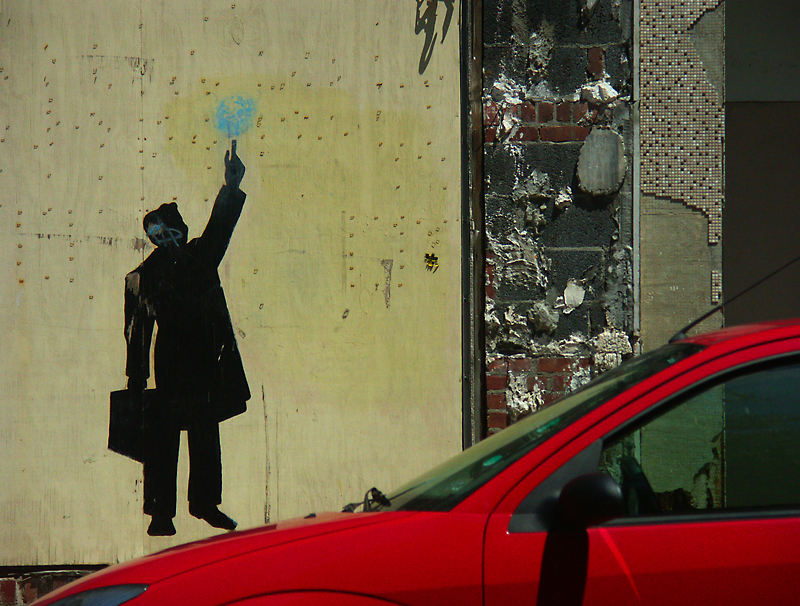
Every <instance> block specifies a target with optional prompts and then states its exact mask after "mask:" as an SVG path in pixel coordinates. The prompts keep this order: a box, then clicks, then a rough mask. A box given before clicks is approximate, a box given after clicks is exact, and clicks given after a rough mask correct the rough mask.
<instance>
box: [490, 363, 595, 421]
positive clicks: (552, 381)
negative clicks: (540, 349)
mask: <svg viewBox="0 0 800 606" xmlns="http://www.w3.org/2000/svg"><path fill="white" fill-rule="evenodd" d="M592 366H593V364H592V359H591V358H563V357H550V358H530V357H525V356H496V357H495V358H494V359H493V360H492V361H491V362H489V363H488V364H487V367H486V409H487V436H488V435H492V434H495V433H497V432H498V431H500V430H501V429H505V428H506V427H508V425H510V424H511V423H512V422H514V421H517V420H519V419H520V418H521V417H524V416H526V415H527V414H530V413H531V412H533V410H534V409H539V408H543V407H546V406H549V405H550V404H552V403H553V402H555V401H556V400H558V399H559V398H561V397H562V396H564V395H566V394H567V393H569V392H570V391H573V390H574V389H576V388H577V387H579V386H580V385H582V384H583V383H584V382H585V381H586V380H587V379H588V377H589V373H590V372H591V369H592ZM512 382H516V383H520V382H522V383H524V384H525V385H526V387H527V394H529V398H526V401H528V402H530V404H531V407H530V408H526V409H522V410H520V409H519V408H518V407H515V406H514V404H515V402H514V400H515V399H518V397H519V394H514V393H512V392H511V391H510V389H509V388H510V385H511V383H512Z"/></svg>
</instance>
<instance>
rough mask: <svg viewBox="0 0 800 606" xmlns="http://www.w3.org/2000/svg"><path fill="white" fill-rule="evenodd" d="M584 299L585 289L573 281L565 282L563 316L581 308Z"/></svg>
mask: <svg viewBox="0 0 800 606" xmlns="http://www.w3.org/2000/svg"><path fill="white" fill-rule="evenodd" d="M584 297H586V289H585V288H584V287H583V286H581V285H580V284H579V283H578V282H576V281H575V280H567V287H566V288H565V289H564V314H570V313H572V312H573V311H574V310H575V309H577V308H578V307H580V306H581V304H582V303H583V299H584Z"/></svg>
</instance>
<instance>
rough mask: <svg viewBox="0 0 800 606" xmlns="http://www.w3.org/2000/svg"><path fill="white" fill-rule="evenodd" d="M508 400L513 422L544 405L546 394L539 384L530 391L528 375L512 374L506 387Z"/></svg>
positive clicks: (509, 412)
mask: <svg viewBox="0 0 800 606" xmlns="http://www.w3.org/2000/svg"><path fill="white" fill-rule="evenodd" d="M506 402H507V404H508V414H509V417H510V420H511V422H512V423H513V422H515V421H517V420H518V419H520V418H521V417H524V416H525V415H528V414H530V413H532V412H533V411H534V410H536V409H538V408H539V407H540V406H542V404H543V403H544V395H543V394H542V390H541V389H540V388H539V386H538V385H534V386H533V391H528V379H527V376H526V375H516V374H510V375H509V376H508V388H507V389H506Z"/></svg>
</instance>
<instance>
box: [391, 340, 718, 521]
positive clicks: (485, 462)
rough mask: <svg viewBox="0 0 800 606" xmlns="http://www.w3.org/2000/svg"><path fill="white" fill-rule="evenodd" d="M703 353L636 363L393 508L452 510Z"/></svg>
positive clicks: (499, 439)
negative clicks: (569, 430) (630, 392)
mask: <svg viewBox="0 0 800 606" xmlns="http://www.w3.org/2000/svg"><path fill="white" fill-rule="evenodd" d="M700 349H702V347H700V346H698V345H692V344H688V343H674V344H670V345H665V346H664V347H661V348H659V349H656V350H653V351H651V352H648V353H646V354H643V355H641V356H637V357H635V358H631V359H630V360H627V361H626V362H624V363H622V364H620V365H619V366H617V367H616V368H614V369H612V370H609V371H607V372H605V373H603V374H602V375H600V376H599V377H597V378H595V379H594V380H592V381H590V382H589V383H587V384H586V385H585V386H583V387H582V388H581V389H579V390H578V391H576V392H574V393H572V394H570V395H569V396H566V397H564V398H562V399H561V400H559V401H557V402H555V403H553V404H551V405H550V406H548V407H546V408H542V409H541V410H538V411H537V412H535V413H533V414H531V415H530V416H528V417H526V418H524V419H522V420H520V421H519V422H517V423H515V424H513V425H511V426H509V427H508V428H506V429H504V430H503V431H501V432H499V433H497V434H495V435H494V436H492V437H490V438H487V439H486V440H483V441H482V442H479V443H478V444H476V445H474V446H472V447H471V448H468V449H467V450H465V451H463V452H462V453H460V454H458V455H456V456H455V457H453V458H452V459H450V460H448V461H446V462H445V463H443V464H441V465H439V466H437V467H434V468H433V469H431V470H430V471H429V472H427V473H425V474H423V475H422V476H420V477H418V478H416V479H414V480H412V481H411V482H408V483H407V484H405V485H404V486H401V487H400V488H398V489H397V490H396V491H394V492H392V493H390V494H389V495H388V497H389V500H390V501H391V509H393V510H404V511H447V510H449V509H451V508H453V507H455V506H456V505H457V504H458V503H460V502H461V501H462V500H463V499H465V498H466V497H467V496H469V495H470V494H472V493H473V492H474V491H476V490H477V489H478V488H480V487H481V486H483V485H484V484H485V483H486V482H488V481H489V480H490V479H491V478H493V477H494V476H496V475H497V474H498V473H500V472H501V471H503V470H504V469H506V468H507V467H508V466H509V465H511V464H512V463H513V462H514V461H517V460H519V459H520V458H521V457H522V456H524V455H525V454H527V453H528V452H530V451H531V450H533V449H534V448H536V447H537V446H538V445H539V444H541V443H542V442H544V441H545V440H547V439H548V438H549V437H550V436H552V435H554V434H555V433H556V432H558V431H561V430H562V429H564V428H565V427H567V426H568V425H569V424H570V423H572V422H574V421H576V420H577V419H579V418H580V417H582V416H584V415H585V414H587V413H588V412H590V411H592V410H594V409H595V408H597V407H599V406H600V405H601V404H603V403H604V402H607V401H609V400H610V399H611V398H613V397H615V396H617V395H619V394H620V393H622V392H623V391H625V390H626V389H628V388H629V387H631V386H632V385H635V384H636V383H639V382H641V381H643V380H644V379H646V378H648V377H651V376H653V375H654V374H656V373H657V372H659V371H661V370H663V369H665V368H667V367H668V366H671V365H672V364H675V363H676V362H679V361H680V360H683V359H684V358H687V357H688V356H690V355H692V354H694V353H695V352H697V351H699V350H700Z"/></svg>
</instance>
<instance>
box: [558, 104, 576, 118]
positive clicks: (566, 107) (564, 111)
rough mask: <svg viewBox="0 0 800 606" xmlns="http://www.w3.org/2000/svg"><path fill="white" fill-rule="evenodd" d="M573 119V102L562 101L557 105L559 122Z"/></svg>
mask: <svg viewBox="0 0 800 606" xmlns="http://www.w3.org/2000/svg"><path fill="white" fill-rule="evenodd" d="M571 119H572V103H570V102H569V101H562V102H561V103H559V104H558V105H557V106H556V120H558V121H559V122H569V121H570V120H571Z"/></svg>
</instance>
